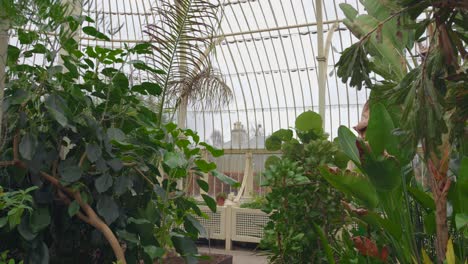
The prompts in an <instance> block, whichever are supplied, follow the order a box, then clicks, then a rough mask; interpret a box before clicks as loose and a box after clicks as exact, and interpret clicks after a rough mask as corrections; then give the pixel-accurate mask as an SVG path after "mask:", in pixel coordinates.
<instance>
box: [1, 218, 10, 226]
mask: <svg viewBox="0 0 468 264" xmlns="http://www.w3.org/2000/svg"><path fill="white" fill-rule="evenodd" d="M7 223H8V218H7V217H0V228H2V227H4V226H5V225H6V224H7Z"/></svg>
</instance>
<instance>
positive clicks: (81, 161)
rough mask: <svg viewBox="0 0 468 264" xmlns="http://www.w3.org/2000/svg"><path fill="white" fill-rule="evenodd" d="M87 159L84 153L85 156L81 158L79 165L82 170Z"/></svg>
mask: <svg viewBox="0 0 468 264" xmlns="http://www.w3.org/2000/svg"><path fill="white" fill-rule="evenodd" d="M85 159H86V151H85V152H83V155H81V158H80V162H79V163H78V166H79V167H80V168H81V167H83V163H84V161H85Z"/></svg>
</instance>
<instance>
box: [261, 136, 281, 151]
mask: <svg viewBox="0 0 468 264" xmlns="http://www.w3.org/2000/svg"><path fill="white" fill-rule="evenodd" d="M281 144H282V141H281V138H279V137H278V136H275V135H271V136H270V137H268V138H267V139H266V140H265V148H266V149H267V150H270V151H278V150H280V149H281Z"/></svg>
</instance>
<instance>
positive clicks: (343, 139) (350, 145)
mask: <svg viewBox="0 0 468 264" xmlns="http://www.w3.org/2000/svg"><path fill="white" fill-rule="evenodd" d="M356 140H357V137H356V135H354V134H353V132H351V130H349V129H348V128H347V127H345V126H340V127H339V128H338V142H339V144H340V147H341V149H342V150H343V152H344V153H345V154H346V155H347V156H348V157H349V158H350V159H351V160H352V161H353V162H354V163H355V164H356V165H359V164H360V163H361V162H360V161H359V152H358V149H357V147H356Z"/></svg>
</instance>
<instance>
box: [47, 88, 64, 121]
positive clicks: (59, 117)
mask: <svg viewBox="0 0 468 264" xmlns="http://www.w3.org/2000/svg"><path fill="white" fill-rule="evenodd" d="M45 107H46V109H47V110H48V111H49V113H50V114H51V115H52V117H54V119H55V120H56V121H57V122H58V123H59V124H60V125H61V126H62V127H66V126H67V125H68V119H67V117H66V113H65V111H66V101H65V100H64V99H63V98H62V97H60V96H58V95H55V94H52V95H50V96H49V97H47V99H46V100H45Z"/></svg>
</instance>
